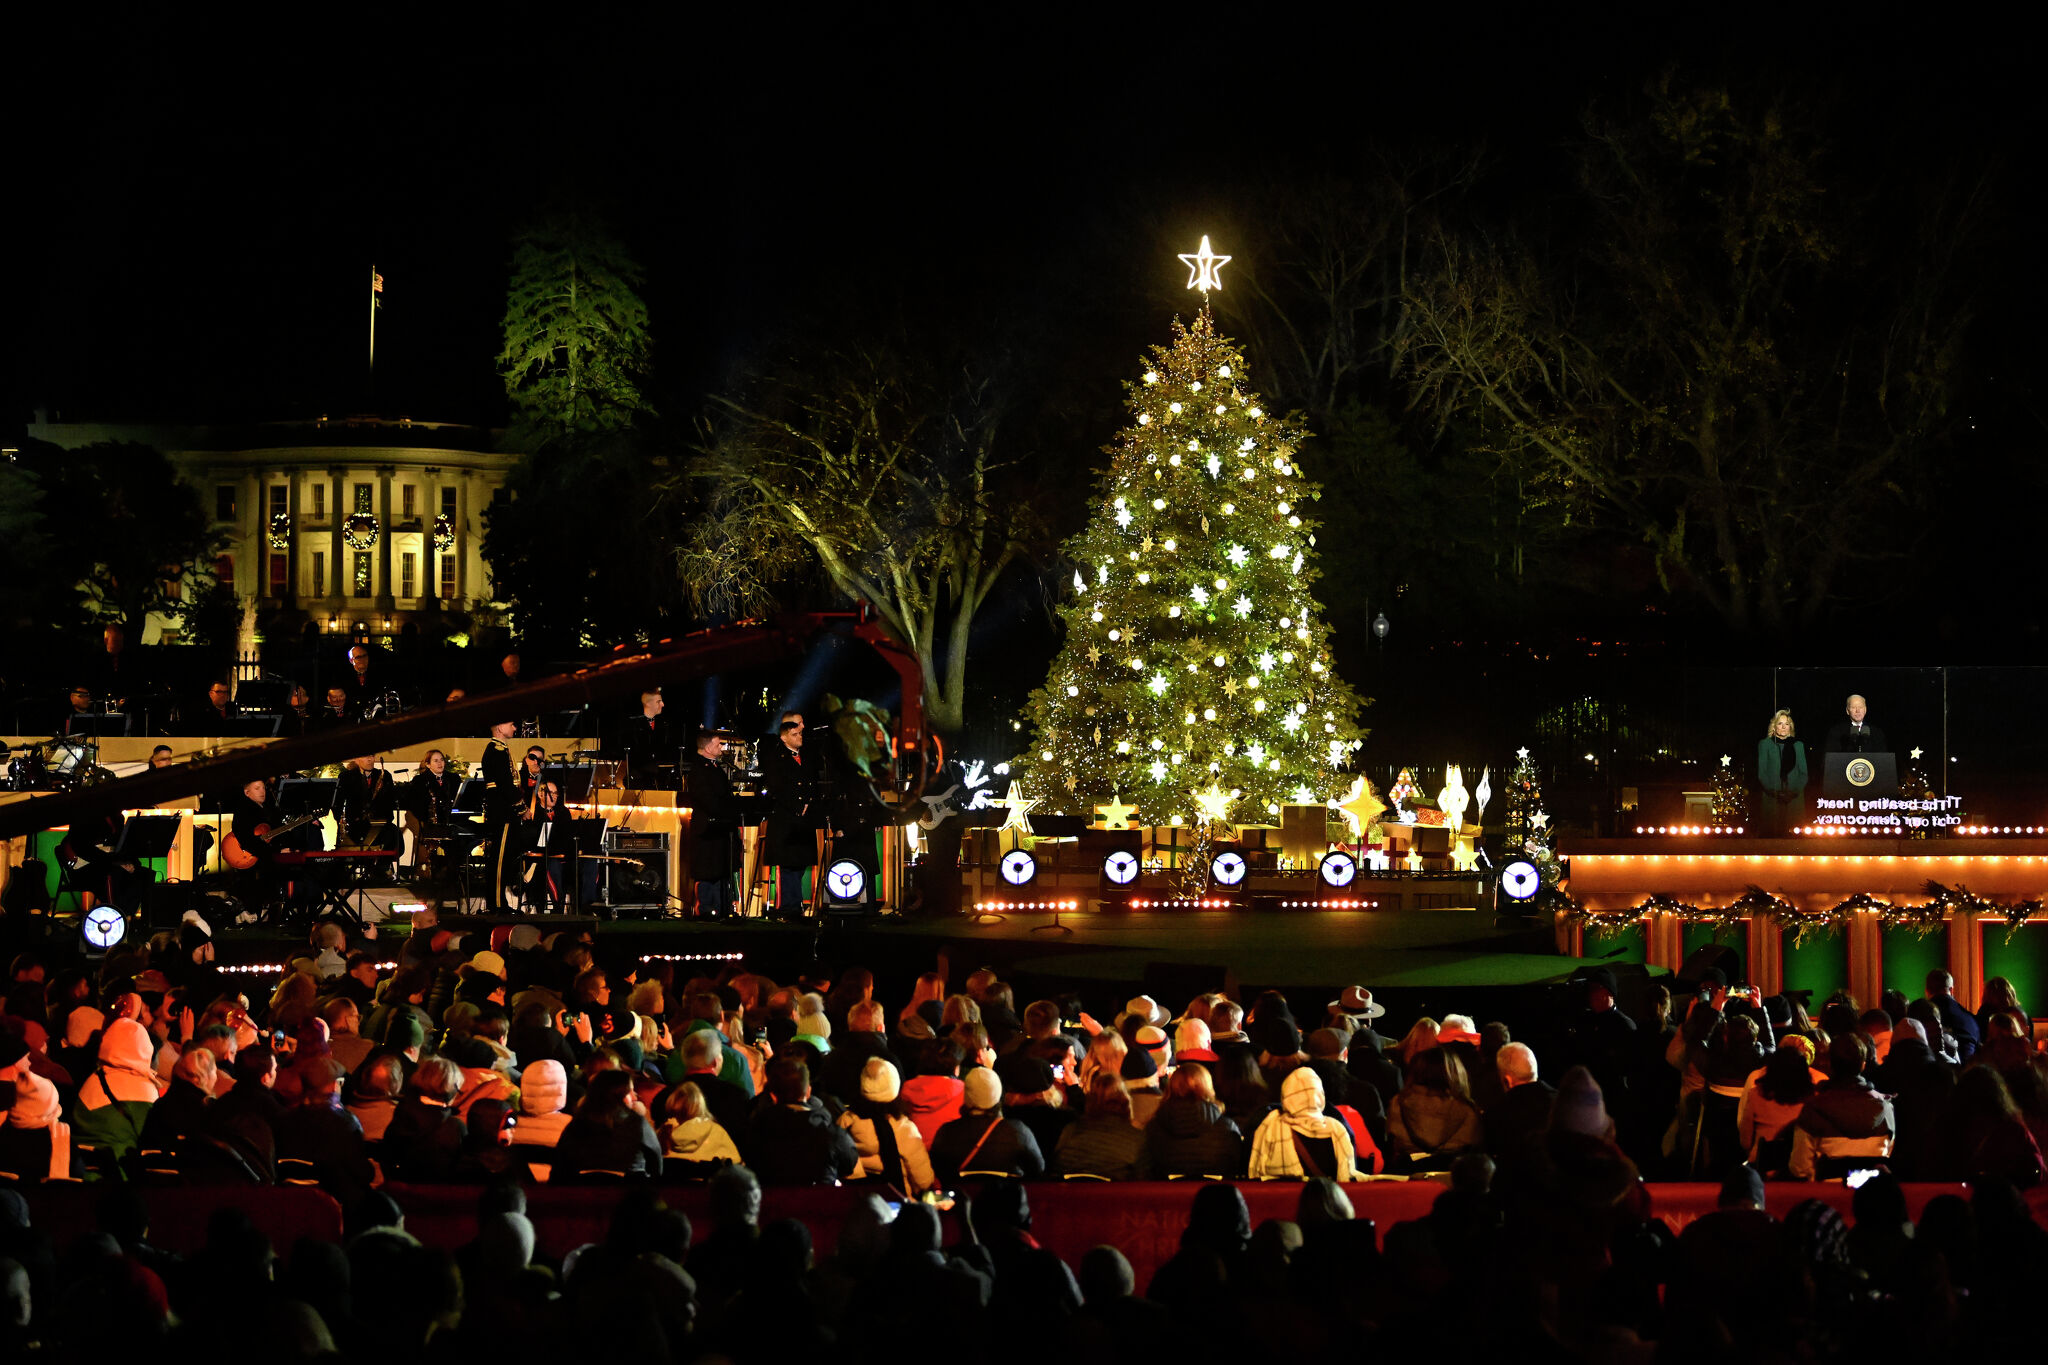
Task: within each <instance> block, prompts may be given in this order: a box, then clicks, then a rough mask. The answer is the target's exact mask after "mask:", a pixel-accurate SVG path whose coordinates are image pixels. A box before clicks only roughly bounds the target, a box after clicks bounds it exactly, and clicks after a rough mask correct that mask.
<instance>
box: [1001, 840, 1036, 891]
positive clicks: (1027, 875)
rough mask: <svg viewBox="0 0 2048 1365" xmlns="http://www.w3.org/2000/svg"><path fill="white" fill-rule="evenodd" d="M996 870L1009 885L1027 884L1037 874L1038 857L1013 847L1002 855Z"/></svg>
mask: <svg viewBox="0 0 2048 1365" xmlns="http://www.w3.org/2000/svg"><path fill="white" fill-rule="evenodd" d="M997 870H998V871H1000V872H1001V873H1002V874H1003V880H1004V881H1006V882H1008V883H1009V884H1010V885H1012V886H1029V885H1030V884H1031V879H1032V878H1034V877H1036V876H1037V875H1038V859H1036V858H1034V857H1032V856H1031V855H1030V854H1029V853H1026V852H1025V851H1024V850H1023V849H1021V848H1013V849H1011V850H1010V851H1009V852H1008V853H1005V854H1004V855H1003V861H1002V862H1001V864H999V865H998V869H997Z"/></svg>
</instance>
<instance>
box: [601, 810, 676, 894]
mask: <svg viewBox="0 0 2048 1365" xmlns="http://www.w3.org/2000/svg"><path fill="white" fill-rule="evenodd" d="M668 840H669V836H668V835H666V834H649V833H646V832H644V831H641V830H631V829H612V830H607V831H605V836H604V851H605V853H606V854H608V855H609V856H611V857H614V858H629V859H631V860H632V861H630V862H608V863H606V864H604V899H605V903H606V904H607V905H609V906H610V907H611V909H612V910H613V912H614V913H616V912H618V911H621V910H665V909H667V908H668V903H669V888H668Z"/></svg>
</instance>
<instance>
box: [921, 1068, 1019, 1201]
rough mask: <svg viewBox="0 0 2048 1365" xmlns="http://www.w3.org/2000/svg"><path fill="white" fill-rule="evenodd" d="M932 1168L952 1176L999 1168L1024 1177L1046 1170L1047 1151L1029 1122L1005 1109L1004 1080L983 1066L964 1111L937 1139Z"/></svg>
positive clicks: (968, 1085) (971, 1079) (971, 1080)
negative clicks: (1012, 1116)
mask: <svg viewBox="0 0 2048 1365" xmlns="http://www.w3.org/2000/svg"><path fill="white" fill-rule="evenodd" d="M931 1158H932V1169H933V1170H935V1171H936V1172H938V1174H939V1176H940V1177H941V1178H943V1179H946V1180H957V1179H959V1177H960V1174H961V1173H962V1172H963V1171H966V1172H991V1171H992V1172H999V1173H1001V1174H1004V1175H1008V1176H1011V1177H1013V1178H1015V1179H1019V1180H1034V1179H1036V1178H1037V1177H1039V1176H1040V1175H1043V1174H1044V1173H1045V1153H1044V1151H1043V1150H1041V1149H1040V1147H1039V1145H1038V1139H1037V1138H1036V1137H1035V1136H1033V1135H1032V1132H1031V1130H1030V1129H1029V1128H1027V1127H1025V1126H1024V1125H1023V1124H1021V1123H1019V1122H1018V1121H1017V1120H1015V1119H1013V1118H1007V1117H1005V1116H1004V1114H1003V1083H1002V1081H1001V1080H1000V1079H999V1078H998V1077H997V1076H996V1073H995V1072H993V1071H991V1070H989V1069H988V1068H987V1067H985V1066H977V1067H975V1068H974V1069H973V1070H971V1071H969V1072H968V1073H967V1077H966V1080H965V1082H964V1088H963V1094H962V1102H961V1108H960V1117H959V1118H957V1119H954V1120H952V1121H951V1122H949V1123H946V1124H944V1125H943V1126H941V1127H940V1129H939V1131H938V1134H937V1136H935V1137H934V1138H933V1139H932V1146H931Z"/></svg>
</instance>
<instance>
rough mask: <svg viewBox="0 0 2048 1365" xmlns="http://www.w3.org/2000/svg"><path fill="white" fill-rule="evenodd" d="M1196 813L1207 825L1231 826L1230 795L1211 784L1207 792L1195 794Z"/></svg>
mask: <svg viewBox="0 0 2048 1365" xmlns="http://www.w3.org/2000/svg"><path fill="white" fill-rule="evenodd" d="M1195 813H1196V814H1197V815H1199V816H1200V817H1201V818H1202V823H1203V824H1205V825H1227V824H1229V823H1230V793H1229V792H1227V791H1224V790H1223V789H1222V788H1221V787H1219V786H1217V785H1216V784H1215V783H1214V782H1211V783H1210V784H1209V785H1208V787H1207V788H1206V789H1205V790H1202V791H1198V792H1196V793H1195Z"/></svg>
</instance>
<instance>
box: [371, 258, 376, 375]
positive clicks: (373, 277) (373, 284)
mask: <svg viewBox="0 0 2048 1365" xmlns="http://www.w3.org/2000/svg"><path fill="white" fill-rule="evenodd" d="M376 381H377V267H376V266H374V265H372V266H371V267H370V382H371V383H372V384H375V383H376Z"/></svg>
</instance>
